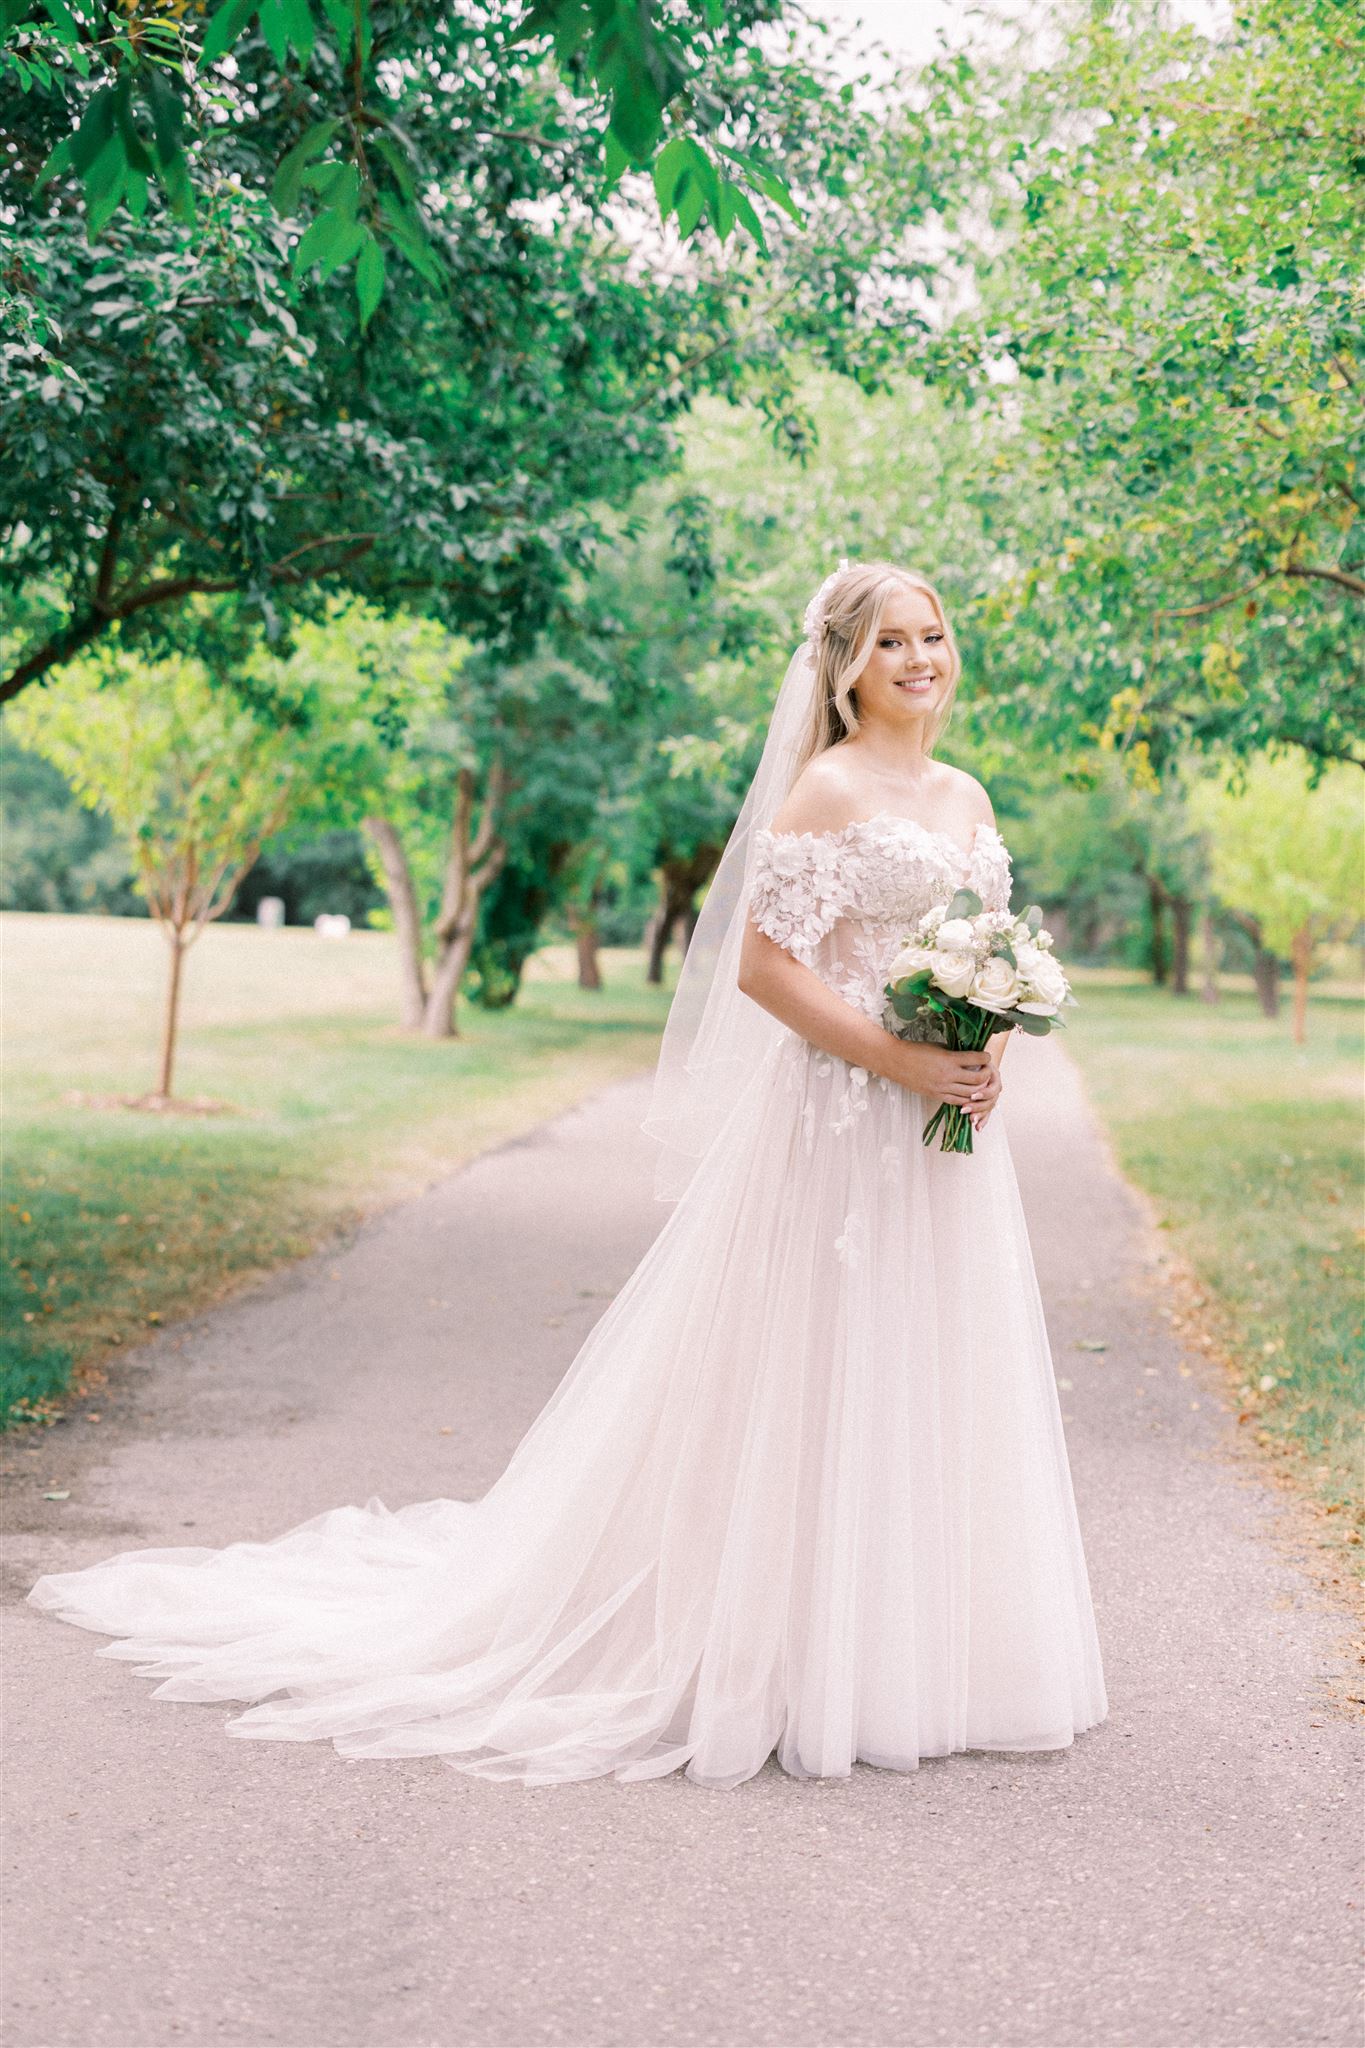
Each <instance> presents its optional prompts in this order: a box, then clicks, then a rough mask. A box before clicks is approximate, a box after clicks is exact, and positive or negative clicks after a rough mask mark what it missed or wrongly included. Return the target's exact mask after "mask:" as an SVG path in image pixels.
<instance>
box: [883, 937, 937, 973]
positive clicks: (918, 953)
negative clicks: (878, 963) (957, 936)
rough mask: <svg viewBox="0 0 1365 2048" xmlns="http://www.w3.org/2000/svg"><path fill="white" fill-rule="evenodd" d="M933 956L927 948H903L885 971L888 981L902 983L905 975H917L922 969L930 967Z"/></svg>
mask: <svg viewBox="0 0 1365 2048" xmlns="http://www.w3.org/2000/svg"><path fill="white" fill-rule="evenodd" d="M933 964H934V954H933V952H932V951H931V949H930V948H929V947H928V946H915V945H910V946H903V947H902V948H901V950H900V952H899V953H897V955H896V957H895V959H894V960H893V961H892V962H891V965H890V967H889V968H888V969H887V975H886V978H887V980H888V981H904V979H905V977H906V975H907V974H918V973H919V971H920V969H921V968H922V967H932V966H933Z"/></svg>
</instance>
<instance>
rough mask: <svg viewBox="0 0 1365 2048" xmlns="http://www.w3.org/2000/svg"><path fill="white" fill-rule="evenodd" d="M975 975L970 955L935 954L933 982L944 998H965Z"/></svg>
mask: <svg viewBox="0 0 1365 2048" xmlns="http://www.w3.org/2000/svg"><path fill="white" fill-rule="evenodd" d="M975 973H976V962H975V960H974V959H973V958H972V956H971V954H970V953H935V955H934V980H935V981H936V982H937V984H938V986H939V987H940V988H941V989H942V990H943V993H944V995H945V996H965V995H966V993H967V991H968V989H969V988H970V987H971V985H972V979H973V976H974V975H975Z"/></svg>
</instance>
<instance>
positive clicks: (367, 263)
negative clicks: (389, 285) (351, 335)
mask: <svg viewBox="0 0 1365 2048" xmlns="http://www.w3.org/2000/svg"><path fill="white" fill-rule="evenodd" d="M355 295H356V301H357V304H358V305H359V307H360V330H361V333H362V334H363V333H364V331H365V329H366V328H367V327H368V326H369V324H370V322H371V320H372V319H373V318H374V314H375V309H376V308H377V306H378V305H379V302H380V300H381V299H382V298H383V296H384V251H383V250H382V249H381V247H380V246H379V243H378V242H377V241H376V240H375V238H374V236H373V235H371V234H369V233H367V234H366V236H365V242H364V246H363V247H362V249H361V251H360V255H359V258H358V259H357V262H356V266H355Z"/></svg>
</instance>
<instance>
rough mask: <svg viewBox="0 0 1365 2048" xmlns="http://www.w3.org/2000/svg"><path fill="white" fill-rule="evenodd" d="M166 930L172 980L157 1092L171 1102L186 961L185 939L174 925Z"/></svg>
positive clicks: (164, 1023)
mask: <svg viewBox="0 0 1365 2048" xmlns="http://www.w3.org/2000/svg"><path fill="white" fill-rule="evenodd" d="M165 929H166V937H167V939H168V940H169V942H170V948H171V978H170V980H169V982H168V983H167V985H166V1009H165V1013H164V1015H163V1017H162V1020H161V1073H160V1079H159V1080H158V1081H157V1084H156V1092H157V1094H158V1095H160V1096H163V1097H164V1098H165V1099H166V1100H169V1099H170V1093H171V1079H172V1076H173V1074H174V1072H175V1038H176V1032H177V1031H178V1030H179V1028H180V970H181V968H182V966H183V964H184V959H185V937H184V934H183V933H182V932H180V931H178V930H177V929H176V928H175V926H173V925H168V926H167V927H166V928H165Z"/></svg>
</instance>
